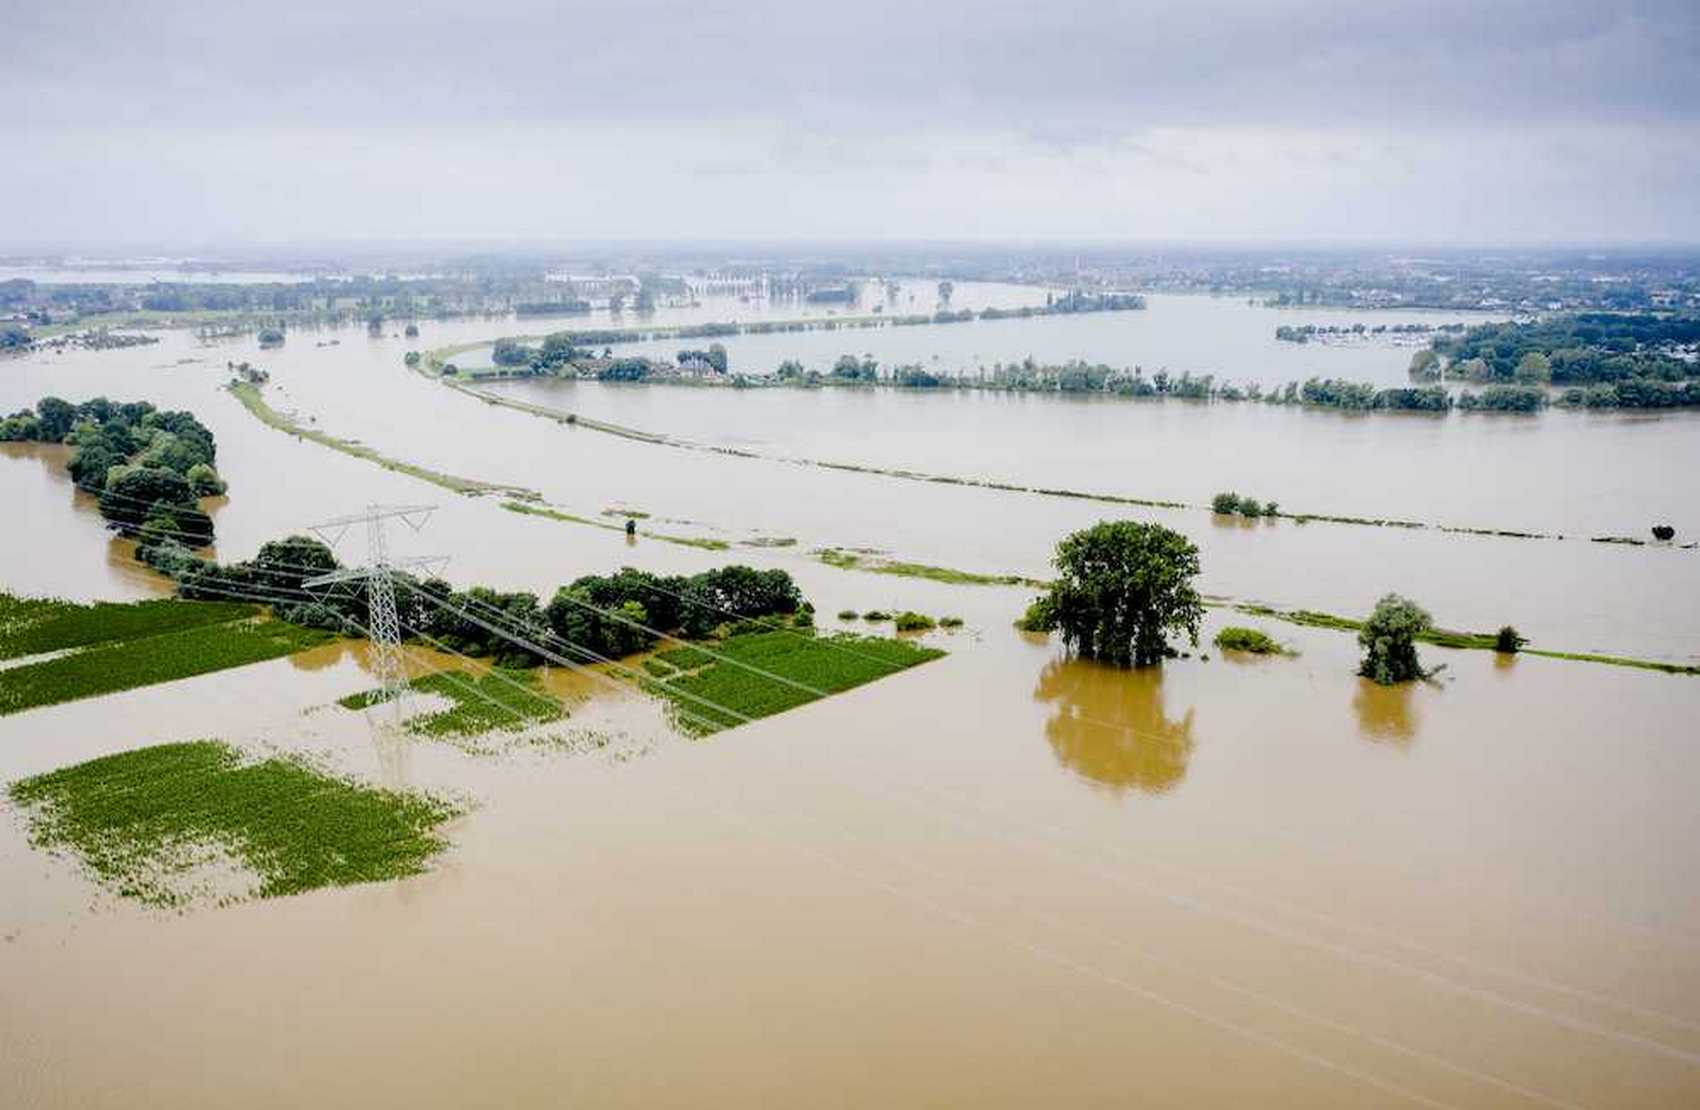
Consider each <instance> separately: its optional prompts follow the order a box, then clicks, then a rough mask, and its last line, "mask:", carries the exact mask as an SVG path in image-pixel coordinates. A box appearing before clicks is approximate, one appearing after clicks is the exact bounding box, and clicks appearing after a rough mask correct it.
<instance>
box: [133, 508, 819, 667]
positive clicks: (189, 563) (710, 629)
mask: <svg viewBox="0 0 1700 1110" xmlns="http://www.w3.org/2000/svg"><path fill="white" fill-rule="evenodd" d="M138 554H139V555H140V557H141V558H142V560H143V561H144V562H146V563H148V565H150V566H152V567H154V568H155V569H157V570H159V571H161V572H163V573H165V574H168V575H170V576H171V577H172V578H174V579H175V580H176V581H177V590H178V593H179V594H180V595H181V596H183V597H186V598H204V599H212V600H218V599H224V598H228V597H231V596H254V597H261V598H274V597H276V598H281V600H278V601H277V602H276V603H275V604H273V607H272V608H273V612H274V613H275V614H276V615H277V616H278V617H279V618H281V619H283V620H287V621H291V622H293V623H296V624H302V625H307V626H309V627H314V628H328V629H333V630H336V631H347V630H348V629H349V628H350V627H351V622H352V624H354V625H359V624H363V623H364V622H365V620H366V596H365V593H364V587H363V586H359V585H355V586H354V588H352V589H342V590H340V591H336V592H331V591H324V592H322V596H320V597H315V598H308V597H305V596H303V595H304V594H307V593H309V592H310V591H307V590H306V589H305V587H304V585H303V583H305V582H306V581H307V580H309V579H311V578H313V577H315V576H317V575H320V574H326V573H329V572H330V571H333V570H336V569H338V563H337V559H336V556H335V555H334V554H333V553H332V552H331V549H330V548H329V547H327V546H325V545H324V544H323V543H320V542H319V541H318V540H315V539H312V538H310V537H307V536H288V537H286V538H284V539H281V540H273V541H272V542H270V543H267V544H266V545H264V546H263V547H261V548H260V550H259V553H258V554H256V555H255V556H254V558H252V559H248V560H245V561H243V562H238V563H227V564H222V565H221V564H218V563H213V562H210V561H208V560H204V559H199V558H197V557H195V555H194V553H193V552H191V551H190V550H189V549H188V548H186V547H185V546H183V545H182V544H181V543H178V542H177V541H175V540H174V539H172V538H170V537H164V536H157V537H148V536H144V539H143V543H142V544H141V545H140V546H139V547H138ZM397 577H399V578H401V579H402V581H403V582H404V583H405V584H406V585H405V586H404V588H402V589H400V590H398V591H397V592H396V608H397V615H398V616H399V618H400V620H401V622H402V624H403V625H405V626H407V627H408V628H410V629H413V630H416V631H417V632H419V633H422V634H423V635H424V636H426V637H430V639H434V640H437V641H440V642H441V643H443V644H446V645H448V646H449V647H450V648H453V649H454V650H455V651H459V652H462V653H464V654H467V655H472V656H479V657H483V658H494V659H495V660H496V662H497V663H498V664H500V665H502V666H510V667H530V666H536V665H537V664H539V663H543V662H545V661H546V658H545V657H544V656H543V655H541V654H539V653H537V652H535V651H532V650H530V649H528V648H525V647H522V646H520V645H518V644H516V643H514V642H513V641H512V640H510V639H508V638H506V637H504V636H501V635H498V634H497V633H494V632H491V631H490V630H489V629H487V628H485V627H483V626H482V625H481V624H479V623H478V622H477V621H474V620H469V619H467V618H466V617H464V616H461V615H460V613H462V612H466V613H472V614H475V615H477V616H479V617H480V619H482V620H484V621H486V622H488V623H491V624H495V625H499V626H501V627H504V628H510V629H513V630H515V631H517V632H518V633H519V637H520V638H521V639H524V640H529V641H531V642H532V643H535V644H537V645H539V646H541V647H547V646H548V643H549V640H550V638H551V637H557V638H558V639H559V640H562V641H566V642H568V643H570V644H573V645H576V646H577V647H579V648H583V649H587V652H588V653H594V655H602V656H607V657H609V658H618V657H620V656H625V655H631V654H632V653H634V652H638V651H644V650H647V649H648V648H650V647H652V646H654V644H655V642H656V639H657V637H656V635H655V634H654V633H653V632H650V631H648V629H654V630H655V631H657V632H663V633H668V634H671V635H676V636H679V637H682V638H688V639H704V638H706V637H709V636H711V635H714V634H715V633H716V632H718V631H720V630H721V629H722V628H723V627H726V626H728V625H731V626H736V625H737V624H738V623H739V622H743V621H760V620H763V619H765V618H788V619H790V620H791V621H792V622H793V623H795V622H798V621H800V620H803V619H805V618H807V617H809V616H810V615H812V613H813V609H812V608H811V607H810V606H809V605H808V603H807V602H806V601H804V600H803V595H802V593H801V591H799V590H798V589H797V585H796V583H795V582H793V581H792V580H791V576H790V575H789V574H787V573H785V572H784V571H782V570H757V569H755V568H753V567H749V566H743V565H733V566H726V567H721V568H719V569H717V570H710V571H704V572H702V573H701V574H693V575H689V576H684V575H670V576H660V575H654V574H650V573H648V572H646V571H641V570H635V569H633V568H631V567H625V568H622V569H621V570H620V571H619V572H618V573H617V574H611V575H586V576H584V577H582V578H578V579H575V580H574V581H573V582H571V583H569V584H568V585H565V586H562V587H560V588H559V589H558V590H556V591H555V594H554V596H553V597H551V598H550V600H549V601H548V602H547V603H543V602H542V601H541V600H540V599H539V598H538V596H537V595H536V594H534V593H530V592H527V591H514V592H504V591H499V590H494V589H491V588H489V587H486V586H473V587H471V588H470V589H466V590H456V589H455V588H454V587H453V586H451V585H450V584H449V583H448V582H446V581H444V580H443V579H441V578H426V579H417V578H414V577H412V576H409V575H405V574H403V575H398V576H397ZM427 642H429V641H427ZM557 646H559V645H558V644H557ZM556 654H569V656H570V654H571V653H566V652H559V651H557V652H556ZM580 656H581V658H582V659H590V658H593V657H594V656H593V655H591V654H586V653H580Z"/></svg>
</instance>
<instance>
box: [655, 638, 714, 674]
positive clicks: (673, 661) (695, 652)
mask: <svg viewBox="0 0 1700 1110" xmlns="http://www.w3.org/2000/svg"><path fill="white" fill-rule="evenodd" d="M655 658H657V659H659V660H661V661H662V662H663V663H665V664H667V665H668V666H669V667H672V668H673V669H674V670H679V671H692V670H695V669H696V668H698V667H701V666H706V665H707V664H709V663H711V662H713V657H712V656H710V655H709V654H708V652H706V651H704V650H702V649H701V648H699V647H691V646H690V645H689V644H686V645H684V646H683V647H676V648H668V649H667V650H666V651H662V652H657V653H656V655H655Z"/></svg>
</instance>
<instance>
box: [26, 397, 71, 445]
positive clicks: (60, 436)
mask: <svg viewBox="0 0 1700 1110" xmlns="http://www.w3.org/2000/svg"><path fill="white" fill-rule="evenodd" d="M35 414H36V416H38V417H39V418H40V419H41V431H40V432H39V433H38V434H39V435H40V437H41V440H42V442H44V443H59V442H61V441H62V440H64V438H65V437H66V436H68V435H70V434H71V428H72V426H73V425H75V424H76V422H77V406H75V405H73V404H72V403H71V402H69V401H66V400H62V399H60V398H58V397H43V398H42V399H41V400H40V401H38V402H36V406H35Z"/></svg>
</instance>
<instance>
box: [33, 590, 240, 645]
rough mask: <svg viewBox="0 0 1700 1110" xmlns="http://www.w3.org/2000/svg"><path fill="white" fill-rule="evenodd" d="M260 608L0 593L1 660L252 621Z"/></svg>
mask: <svg viewBox="0 0 1700 1110" xmlns="http://www.w3.org/2000/svg"><path fill="white" fill-rule="evenodd" d="M258 612H259V609H258V608H257V607H256V606H253V605H248V604H245V603H242V602H234V601H179V600H177V599H175V598H161V599H159V600H156V601H133V602H129V603H123V602H112V601H97V602H94V603H92V604H81V603H78V602H74V601H61V600H60V599H58V598H51V597H18V596H16V595H14V594H9V593H6V592H4V591H0V659H20V658H23V657H24V656H27V655H41V654H44V653H46V652H50V651H63V650H65V649H66V648H79V647H87V646H89V645H90V644H102V643H110V642H111V641H114V640H134V639H137V638H139V637H142V636H155V635H158V634H160V633H162V632H176V631H179V630H181V629H185V628H197V627H200V626H201V625H208V624H224V623H226V622H228V621H234V620H240V619H241V618H243V617H251V616H254V615H255V614H256V613H258Z"/></svg>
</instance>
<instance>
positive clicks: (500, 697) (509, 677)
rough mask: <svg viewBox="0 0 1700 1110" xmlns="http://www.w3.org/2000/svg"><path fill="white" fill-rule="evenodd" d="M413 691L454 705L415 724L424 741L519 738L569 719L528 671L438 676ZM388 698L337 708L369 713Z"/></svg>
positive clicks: (353, 697)
mask: <svg viewBox="0 0 1700 1110" xmlns="http://www.w3.org/2000/svg"><path fill="white" fill-rule="evenodd" d="M408 687H409V688H410V689H413V690H415V691H418V692H419V693H422V694H436V695H438V696H439V697H443V698H446V699H448V701H449V702H450V703H451V704H450V707H449V708H447V709H441V710H437V711H435V712H431V713H425V714H421V715H419V716H415V717H411V718H409V719H408V721H407V724H406V728H407V731H409V732H411V733H414V734H415V735H418V736H451V737H467V736H477V735H479V734H481V733H485V732H490V731H492V730H495V729H502V730H504V731H508V732H518V731H520V730H523V729H526V728H529V727H531V726H532V725H540V724H548V723H549V722H551V721H558V720H560V719H561V718H563V717H565V716H566V715H567V713H566V710H565V709H563V708H562V706H561V703H560V702H558V701H556V700H555V699H554V698H552V697H550V696H549V695H547V694H545V693H544V692H543V691H542V690H541V689H539V688H538V686H537V682H536V680H535V679H534V678H533V677H532V675H531V674H530V672H528V671H511V670H501V669H492V670H489V671H487V672H485V673H483V674H472V673H471V672H468V671H437V672H435V673H433V674H428V675H423V676H421V677H419V678H416V679H413V680H412V681H411V682H409V683H408ZM382 698H383V692H382V691H380V690H367V691H363V692H361V693H358V694H350V695H349V696H347V697H345V698H339V699H338V700H337V704H338V705H340V706H342V707H343V708H344V709H366V708H368V707H369V706H373V705H377V704H379V703H380V702H381V701H382Z"/></svg>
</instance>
